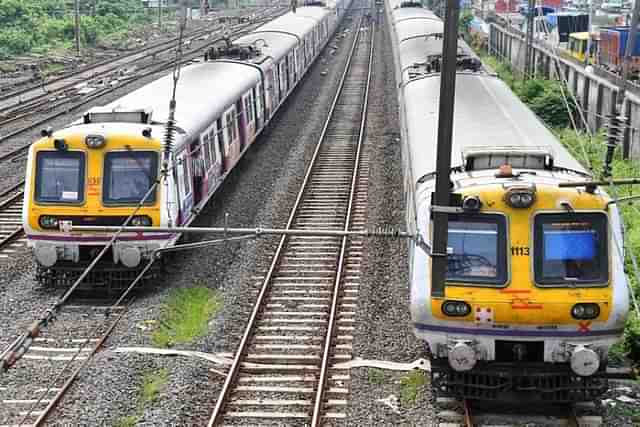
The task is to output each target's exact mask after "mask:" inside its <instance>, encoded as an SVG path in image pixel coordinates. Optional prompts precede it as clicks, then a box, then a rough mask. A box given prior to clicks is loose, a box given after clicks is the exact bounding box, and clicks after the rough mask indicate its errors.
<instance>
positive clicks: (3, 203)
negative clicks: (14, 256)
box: [0, 180, 24, 252]
mask: <svg viewBox="0 0 640 427" xmlns="http://www.w3.org/2000/svg"><path fill="white" fill-rule="evenodd" d="M22 186H24V180H22V181H21V182H19V183H18V184H16V185H14V186H13V187H11V188H9V189H8V190H5V191H4V192H2V194H0V211H1V210H4V209H6V208H9V207H11V206H12V205H13V204H14V203H15V202H16V200H17V199H19V198H20V197H23V196H24V191H23V190H19V188H20V187H22ZM14 192H15V193H14ZM11 193H14V194H13V195H11V196H9V197H8V198H6V199H4V200H2V198H3V197H6V196H7V195H9V194H11ZM23 232H24V228H23V227H22V225H20V226H18V227H16V228H15V229H14V230H13V231H12V232H11V233H10V234H8V235H6V236H5V237H3V238H1V239H0V252H1V251H2V248H4V247H5V246H6V245H7V244H9V243H10V242H12V241H13V240H15V239H16V238H17V237H18V236H20V235H21V234H22V233H23Z"/></svg>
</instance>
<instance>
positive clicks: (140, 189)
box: [102, 151, 158, 205]
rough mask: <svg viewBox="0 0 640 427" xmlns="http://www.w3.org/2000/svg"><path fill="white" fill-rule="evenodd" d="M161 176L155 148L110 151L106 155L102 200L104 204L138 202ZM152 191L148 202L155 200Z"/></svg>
mask: <svg viewBox="0 0 640 427" xmlns="http://www.w3.org/2000/svg"><path fill="white" fill-rule="evenodd" d="M157 176H158V153H156V152H154V151H111V152H108V153H107V154H106V155H105V157H104V176H103V181H102V202H103V203H104V204H105V205H136V204H138V203H140V200H142V198H143V197H144V196H145V194H147V191H149V188H150V187H151V186H152V185H153V183H154V182H155V181H156V178H157ZM156 193H157V189H156V191H153V192H152V193H151V194H150V195H149V197H148V198H147V200H146V201H145V202H144V204H145V205H152V204H154V203H155V202H156Z"/></svg>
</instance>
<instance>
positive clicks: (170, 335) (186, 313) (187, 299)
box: [151, 286, 222, 348]
mask: <svg viewBox="0 0 640 427" xmlns="http://www.w3.org/2000/svg"><path fill="white" fill-rule="evenodd" d="M221 307H222V299H221V297H220V295H218V293H217V292H215V291H213V290H211V289H208V288H206V287H204V286H196V287H193V288H184V289H177V290H175V291H174V292H173V293H172V294H171V296H170V297H169V300H168V302H167V303H166V304H165V305H164V307H163V308H162V315H161V317H160V321H159V324H160V326H159V327H158V329H156V330H155V331H154V333H153V335H152V337H151V340H152V342H153V344H154V345H155V346H156V347H165V348H166V347H172V346H174V345H175V344H183V343H189V342H192V341H193V340H194V339H196V338H198V337H200V336H202V335H203V334H204V333H205V332H206V331H207V324H208V322H209V318H210V317H211V316H212V315H213V314H215V313H216V312H217V311H218V310H219V309H220V308H221Z"/></svg>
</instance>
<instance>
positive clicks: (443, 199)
mask: <svg viewBox="0 0 640 427" xmlns="http://www.w3.org/2000/svg"><path fill="white" fill-rule="evenodd" d="M639 1H640V0H639ZM459 15H460V3H459V0H447V5H446V11H445V21H444V30H443V33H444V34H443V46H442V69H441V70H442V71H441V72H440V106H439V110H438V149H437V158H436V192H435V196H434V200H433V202H432V205H431V208H432V218H433V247H432V251H431V295H432V296H434V297H444V287H445V286H444V285H445V280H446V274H447V237H448V213H447V210H448V209H447V208H448V207H449V206H450V185H451V183H450V180H449V172H450V170H451V139H452V136H453V111H454V103H455V101H454V100H455V92H456V69H457V53H458V17H459Z"/></svg>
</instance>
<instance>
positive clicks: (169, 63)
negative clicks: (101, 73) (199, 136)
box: [0, 16, 273, 162]
mask: <svg viewBox="0 0 640 427" xmlns="http://www.w3.org/2000/svg"><path fill="white" fill-rule="evenodd" d="M271 19H273V16H269V17H265V18H264V19H263V20H260V21H256V22H253V23H250V24H241V26H242V28H240V29H237V30H235V31H237V32H235V33H234V34H233V36H234V37H236V38H237V37H241V36H242V35H244V32H245V31H247V29H248V27H252V26H255V25H256V24H261V23H263V22H265V21H267V20H271ZM223 39H224V37H221V38H217V39H215V40H213V41H211V42H209V43H207V44H205V45H204V46H200V47H198V48H197V49H194V52H191V53H188V54H187V55H186V58H185V59H183V60H182V62H181V63H182V64H185V63H187V62H189V61H192V60H193V58H195V57H197V56H198V55H199V54H200V53H195V51H201V50H202V49H205V48H206V47H208V46H211V45H212V44H215V43H218V42H220V41H221V40H223ZM174 64H175V61H174V60H167V61H165V62H164V63H162V64H160V65H157V64H156V65H155V68H154V69H153V70H150V71H146V72H145V73H143V74H141V75H138V76H136V78H133V79H130V80H128V81H126V82H123V83H122V84H121V85H118V86H115V87H113V88H104V89H103V90H101V91H98V92H97V93H93V94H91V95H90V96H89V97H87V98H86V99H84V100H82V101H81V102H79V103H77V104H74V105H70V106H68V107H67V108H65V109H63V110H61V111H58V112H55V113H52V114H49V115H47V116H45V117H44V118H42V119H39V120H36V121H35V122H32V123H30V124H29V125H28V126H25V127H22V128H19V129H16V130H15V131H12V132H10V133H8V134H6V135H0V144H2V143H4V142H6V141H7V140H9V139H11V138H13V137H15V136H17V135H20V134H22V133H25V132H28V131H30V130H32V129H33V128H35V127H36V126H39V125H41V124H44V123H46V122H48V121H50V120H53V119H55V118H57V117H60V116H63V115H65V114H69V113H70V112H71V111H73V110H76V109H78V108H80V107H82V106H83V105H85V104H88V103H89V102H91V101H93V100H95V99H97V98H99V97H101V96H104V95H106V94H108V93H110V92H113V91H115V90H116V89H120V88H122V87H124V86H127V85H129V84H131V83H133V82H135V81H137V80H139V79H142V78H145V77H148V76H150V75H152V74H156V73H160V72H162V71H165V70H167V69H168V68H170V67H172V66H174ZM30 145H31V144H27V145H24V146H22V147H19V148H17V149H14V150H12V151H9V152H8V153H5V154H0V162H3V161H6V160H9V159H12V158H14V157H17V156H18V155H20V154H21V153H23V152H24V151H26V150H28V149H29V147H30Z"/></svg>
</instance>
